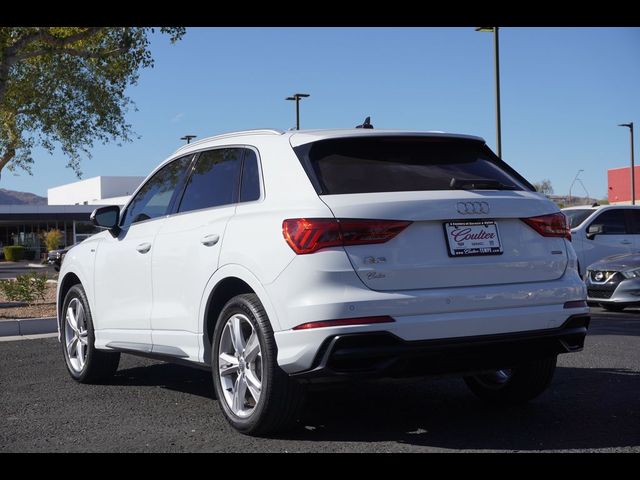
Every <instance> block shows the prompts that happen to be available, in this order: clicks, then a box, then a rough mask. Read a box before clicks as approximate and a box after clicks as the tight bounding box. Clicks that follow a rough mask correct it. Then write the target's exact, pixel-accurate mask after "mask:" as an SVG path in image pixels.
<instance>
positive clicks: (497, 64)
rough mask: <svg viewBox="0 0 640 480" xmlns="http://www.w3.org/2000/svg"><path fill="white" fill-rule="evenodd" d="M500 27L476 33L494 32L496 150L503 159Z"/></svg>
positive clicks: (482, 28) (479, 30) (481, 28)
mask: <svg viewBox="0 0 640 480" xmlns="http://www.w3.org/2000/svg"><path fill="white" fill-rule="evenodd" d="M498 29H499V27H478V28H476V32H493V48H494V63H495V70H496V148H497V149H498V157H500V158H502V130H501V127H500V39H499V36H498Z"/></svg>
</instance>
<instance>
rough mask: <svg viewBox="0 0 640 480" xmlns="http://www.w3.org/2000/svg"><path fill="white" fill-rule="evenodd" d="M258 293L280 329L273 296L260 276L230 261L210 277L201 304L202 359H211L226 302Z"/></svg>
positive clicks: (270, 318) (275, 328)
mask: <svg viewBox="0 0 640 480" xmlns="http://www.w3.org/2000/svg"><path fill="white" fill-rule="evenodd" d="M243 293H254V294H255V295H257V297H258V299H259V300H260V302H261V303H262V305H263V307H264V309H265V311H266V312H267V315H268V316H269V321H270V323H271V327H272V328H273V330H274V331H277V330H280V324H279V322H278V317H277V314H276V312H275V309H274V308H273V305H272V304H271V301H270V300H269V297H268V295H267V292H266V290H265V289H264V287H263V286H262V283H261V282H260V281H259V280H258V278H257V277H256V276H255V275H253V274H252V273H251V272H250V271H249V270H247V269H246V268H244V267H241V266H240V265H226V266H224V267H222V268H220V269H218V270H217V271H216V273H215V274H214V275H213V276H212V277H211V279H209V282H208V284H207V287H206V289H205V292H204V294H203V296H202V302H201V306H200V312H201V315H200V318H201V319H202V344H203V350H202V360H204V362H206V363H209V356H210V353H211V338H212V335H213V330H214V328H215V325H216V322H217V321H218V316H219V315H220V312H221V311H222V308H223V307H224V305H225V304H226V303H227V302H228V301H229V300H231V299H232V298H233V297H235V296H236V295H241V294H243Z"/></svg>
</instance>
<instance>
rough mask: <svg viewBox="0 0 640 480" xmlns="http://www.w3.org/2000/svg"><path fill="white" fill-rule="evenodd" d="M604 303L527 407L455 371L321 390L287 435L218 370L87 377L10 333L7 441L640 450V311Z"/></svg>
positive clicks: (0, 383)
mask: <svg viewBox="0 0 640 480" xmlns="http://www.w3.org/2000/svg"><path fill="white" fill-rule="evenodd" d="M592 310H593V322H592V328H591V329H590V333H589V336H588V337H587V341H586V348H585V350H584V351H583V352H581V353H577V354H570V355H562V356H560V357H559V368H558V369H557V372H556V376H555V378H554V382H553V384H552V386H551V388H550V389H549V390H548V391H547V392H545V394H544V395H542V396H541V397H539V398H538V399H537V400H535V401H533V402H532V403H530V404H528V405H526V406H522V407H517V408H510V409H500V408H495V407H491V406H486V405H484V404H482V403H481V402H479V401H478V400H476V399H475V397H473V396H472V394H471V393H469V392H468V391H467V389H466V387H465V386H464V384H463V383H462V381H461V380H459V379H455V378H440V379H429V380H420V381H418V382H415V383H411V382H409V383H408V382H406V381H403V382H398V381H385V382H377V383H370V384H353V385H351V386H350V387H348V388H345V387H342V388H339V389H333V390H329V391H323V392H315V393H314V394H312V395H311V396H310V397H309V398H308V400H307V406H306V410H305V414H304V416H303V418H302V421H301V423H300V425H299V426H298V427H297V428H296V429H294V430H293V431H291V432H289V433H287V434H284V435H281V436H279V437H276V438H251V437H246V436H243V435H240V434H238V433H236V432H235V431H234V430H232V429H231V428H230V427H229V426H228V425H227V423H226V422H225V420H224V418H223V417H222V415H221V413H220V412H219V409H218V405H217V401H216V400H214V395H213V388H212V384H211V380H210V374H209V373H208V372H204V371H199V370H195V369H190V368H187V367H182V366H176V365H170V364H165V363H162V362H156V361H152V360H147V359H140V358H136V357H132V356H129V355H123V357H122V360H121V363H120V370H119V371H118V373H117V375H116V377H115V378H114V379H113V380H112V381H111V382H110V383H109V384H105V385H79V384H76V383H75V382H73V381H72V380H71V379H70V377H69V376H68V374H67V373H66V371H65V368H64V363H63V360H62V354H61V351H60V348H61V347H60V345H59V344H58V342H57V340H56V339H55V338H44V339H37V340H19V341H10V342H0V365H1V368H0V451H1V452H51V451H91V452H93V451H100V452H201V451H209V452H211V451H214V452H443V451H480V452H489V451H500V452H502V451H507V452H512V451H527V452H528V451H545V452H547V451H580V452H590V451H605V452H621V451H624V452H640V309H636V310H630V311H629V312H628V313H627V312H624V313H614V314H610V313H607V312H604V311H603V310H601V309H599V308H593V309H592Z"/></svg>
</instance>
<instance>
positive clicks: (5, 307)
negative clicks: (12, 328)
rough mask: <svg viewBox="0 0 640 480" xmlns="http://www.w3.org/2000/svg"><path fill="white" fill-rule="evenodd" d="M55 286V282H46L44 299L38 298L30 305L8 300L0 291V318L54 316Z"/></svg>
mask: <svg viewBox="0 0 640 480" xmlns="http://www.w3.org/2000/svg"><path fill="white" fill-rule="evenodd" d="M56 286H57V285H56V284H55V283H47V288H46V290H45V294H44V300H40V299H38V300H36V301H35V302H34V303H33V304H32V305H26V304H24V303H22V302H10V301H9V300H8V299H7V298H6V297H5V296H4V295H3V294H2V293H1V292H0V319H3V318H4V319H7V318H12V319H13V318H42V317H55V316H56Z"/></svg>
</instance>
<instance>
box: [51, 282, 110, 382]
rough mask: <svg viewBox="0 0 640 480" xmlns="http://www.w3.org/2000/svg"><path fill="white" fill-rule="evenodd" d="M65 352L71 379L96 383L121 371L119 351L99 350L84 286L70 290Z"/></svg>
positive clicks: (64, 318) (65, 311)
mask: <svg viewBox="0 0 640 480" xmlns="http://www.w3.org/2000/svg"><path fill="white" fill-rule="evenodd" d="M61 337H62V352H63V355H64V360H65V364H66V365H67V371H68V372H69V375H71V378H73V379H74V380H75V381H77V382H80V383H96V382H99V381H101V380H104V379H106V378H109V377H111V376H112V375H113V374H114V373H115V372H116V370H117V369H118V363H119V362H120V353H119V352H103V351H100V350H96V348H95V346H94V343H95V334H94V328H93V318H92V316H91V309H90V308H89V301H88V300H87V295H86V293H85V292H84V288H82V285H80V284H77V285H74V286H73V287H71V288H70V289H69V291H68V292H67V295H66V296H65V298H64V303H63V304H62V325H61Z"/></svg>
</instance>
